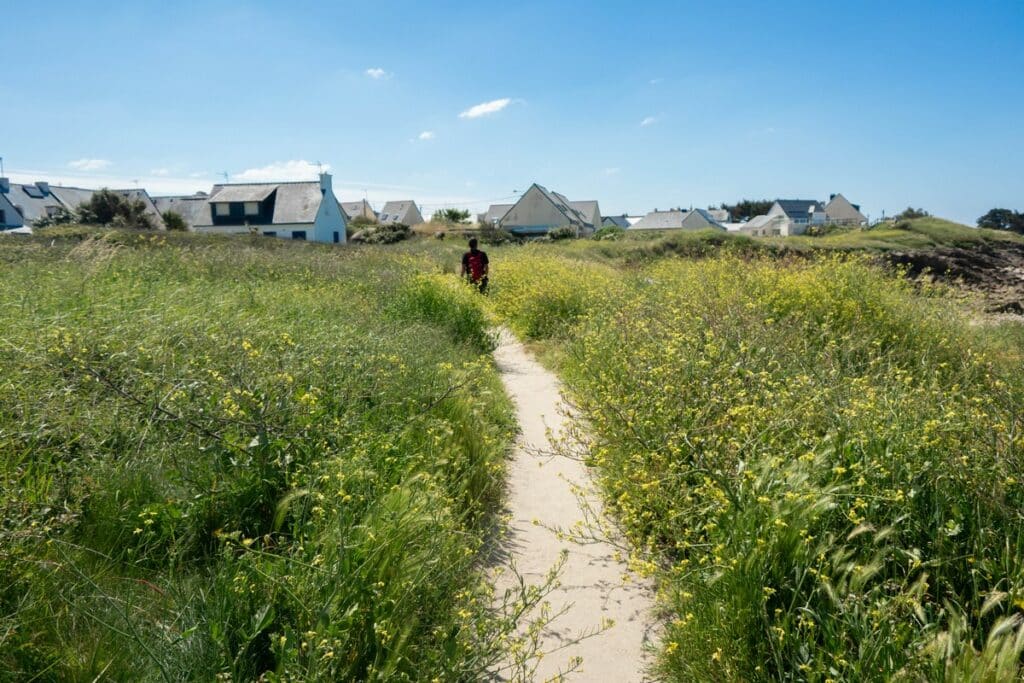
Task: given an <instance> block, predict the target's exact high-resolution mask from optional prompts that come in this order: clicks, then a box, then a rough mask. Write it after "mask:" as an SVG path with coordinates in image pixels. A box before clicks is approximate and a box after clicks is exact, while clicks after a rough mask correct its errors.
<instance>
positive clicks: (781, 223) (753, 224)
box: [734, 215, 789, 237]
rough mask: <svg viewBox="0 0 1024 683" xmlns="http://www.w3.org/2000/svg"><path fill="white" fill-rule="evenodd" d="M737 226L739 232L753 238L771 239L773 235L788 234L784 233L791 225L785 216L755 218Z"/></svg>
mask: <svg viewBox="0 0 1024 683" xmlns="http://www.w3.org/2000/svg"><path fill="white" fill-rule="evenodd" d="M734 225H737V231H738V232H741V233H743V234H744V235H750V236H752V237H771V236H773V235H783V234H787V233H785V232H784V231H785V230H786V226H787V225H789V219H788V218H787V217H786V216H785V215H776V216H754V217H753V218H751V219H750V220H749V221H747V222H746V223H739V224H734Z"/></svg>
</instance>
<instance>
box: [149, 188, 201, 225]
mask: <svg viewBox="0 0 1024 683" xmlns="http://www.w3.org/2000/svg"><path fill="white" fill-rule="evenodd" d="M153 203H154V204H155V205H156V208H157V211H159V212H160V213H161V214H163V213H166V212H167V211H173V212H174V213H176V214H178V215H179V216H181V217H182V218H183V219H185V223H186V225H188V227H190V228H191V227H194V226H196V225H209V224H210V197H209V196H208V195H205V194H199V195H188V196H185V197H153Z"/></svg>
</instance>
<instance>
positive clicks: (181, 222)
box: [162, 211, 188, 232]
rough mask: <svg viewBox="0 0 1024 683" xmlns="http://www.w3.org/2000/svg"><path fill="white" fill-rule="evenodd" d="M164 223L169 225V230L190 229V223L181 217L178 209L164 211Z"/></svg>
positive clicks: (183, 230)
mask: <svg viewBox="0 0 1024 683" xmlns="http://www.w3.org/2000/svg"><path fill="white" fill-rule="evenodd" d="M162 216H163V219H164V225H166V226H167V229H168V230H173V231H176V232H185V231H187V230H188V223H186V222H185V219H184V218H182V217H181V214H180V213H178V212H176V211H164V212H163V214H162Z"/></svg>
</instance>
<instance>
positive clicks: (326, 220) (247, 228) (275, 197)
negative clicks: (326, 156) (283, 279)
mask: <svg viewBox="0 0 1024 683" xmlns="http://www.w3.org/2000/svg"><path fill="white" fill-rule="evenodd" d="M206 205H207V208H206V209H205V210H204V211H203V212H202V215H201V216H200V217H199V218H198V221H199V222H197V223H196V224H195V225H194V228H195V230H196V232H205V233H217V234H257V235H265V236H267V237H279V238H284V239H294V240H310V241H314V242H328V243H335V244H337V243H344V242H346V241H347V240H346V237H345V228H346V225H347V221H346V219H345V213H344V212H343V211H342V210H341V207H340V206H339V203H338V199H337V198H336V197H335V196H334V191H333V190H332V188H331V176H330V174H329V173H321V174H320V180H319V182H317V181H313V182H290V183H237V184H222V185H214V186H213V190H212V191H211V192H210V196H209V198H208V199H207V200H206Z"/></svg>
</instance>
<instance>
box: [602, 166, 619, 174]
mask: <svg viewBox="0 0 1024 683" xmlns="http://www.w3.org/2000/svg"><path fill="white" fill-rule="evenodd" d="M621 170H622V169H620V168H619V167H617V166H614V167H612V168H606V169H604V174H605V175H608V176H611V175H618V174H619V171H621Z"/></svg>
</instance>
